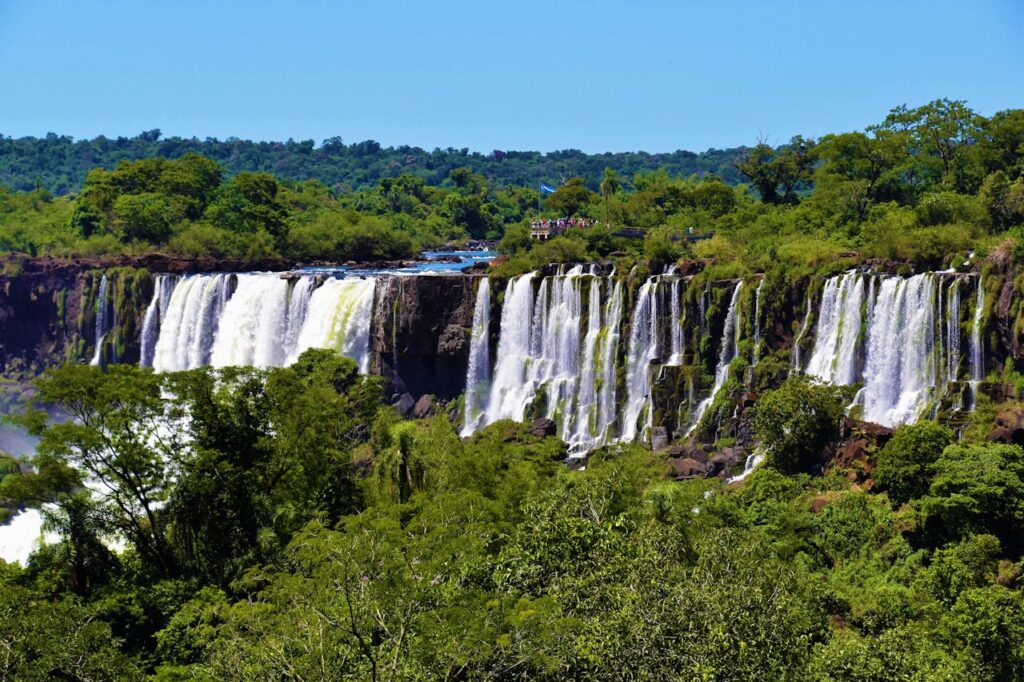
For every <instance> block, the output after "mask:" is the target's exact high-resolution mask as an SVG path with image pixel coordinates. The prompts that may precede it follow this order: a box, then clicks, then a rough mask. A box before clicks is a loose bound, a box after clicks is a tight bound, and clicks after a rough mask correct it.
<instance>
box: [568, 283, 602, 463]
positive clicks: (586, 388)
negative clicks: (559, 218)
mask: <svg viewBox="0 0 1024 682" xmlns="http://www.w3.org/2000/svg"><path fill="white" fill-rule="evenodd" d="M600 335H601V280H599V279H597V278H593V279H592V280H591V283H590V293H589V295H588V302H587V335H586V336H585V337H584V339H583V362H582V364H581V366H580V373H579V387H578V390H577V392H576V411H575V414H574V415H571V416H572V422H571V423H570V424H569V425H568V427H567V428H566V429H565V432H566V433H565V440H566V442H567V443H568V444H569V450H570V451H571V452H586V451H587V450H589V449H590V448H591V446H592V445H593V443H595V441H596V440H597V437H598V436H599V435H600V430H599V428H600V425H599V424H598V423H597V419H598V418H599V417H600V412H599V407H600V406H599V403H598V396H597V386H598V382H597V351H598V348H597V342H598V339H599V337H600Z"/></svg>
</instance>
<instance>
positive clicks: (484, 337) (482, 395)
mask: <svg viewBox="0 0 1024 682" xmlns="http://www.w3.org/2000/svg"><path fill="white" fill-rule="evenodd" d="M490 326H491V280H490V278H488V277H484V278H483V279H482V280H480V287H479V288H478V289H477V292H476V304H475V305H474V307H473V333H472V336H471V337H470V342H469V367H468V369H467V371H466V405H465V409H464V414H465V418H464V420H463V427H462V435H463V436H468V435H470V434H472V433H473V431H474V430H475V429H476V427H477V424H478V423H479V422H480V418H481V417H482V416H483V414H484V409H485V408H486V407H487V405H486V402H485V400H486V397H487V394H488V392H489V391H490V373H491V367H490V364H491V358H490V349H489V346H488V343H489V339H488V331H489V329H490Z"/></svg>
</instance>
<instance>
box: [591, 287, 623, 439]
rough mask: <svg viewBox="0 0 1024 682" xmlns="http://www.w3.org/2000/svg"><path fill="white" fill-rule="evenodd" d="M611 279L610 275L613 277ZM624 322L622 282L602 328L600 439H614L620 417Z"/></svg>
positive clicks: (599, 392) (600, 352)
mask: <svg viewBox="0 0 1024 682" xmlns="http://www.w3.org/2000/svg"><path fill="white" fill-rule="evenodd" d="M610 279H611V278H609V280H610ZM621 324H622V282H616V283H615V287H614V289H613V291H612V298H611V300H610V301H609V302H608V304H607V306H606V307H605V314H604V325H603V327H602V331H601V339H600V347H599V354H598V355H599V357H600V361H601V366H600V368H599V371H598V373H599V374H600V377H601V383H600V386H598V389H597V402H598V405H599V408H600V409H599V412H598V414H599V419H598V423H597V425H596V427H595V433H596V434H597V436H598V438H599V439H600V442H607V441H608V440H609V439H610V438H611V429H612V427H613V425H614V424H615V416H616V407H617V405H616V403H615V399H616V395H617V392H616V383H617V382H616V372H615V360H616V358H617V357H618V352H619V327H620V325H621Z"/></svg>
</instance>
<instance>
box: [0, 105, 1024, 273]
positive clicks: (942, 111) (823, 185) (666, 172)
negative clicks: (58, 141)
mask: <svg viewBox="0 0 1024 682" xmlns="http://www.w3.org/2000/svg"><path fill="white" fill-rule="evenodd" d="M149 137H151V138H153V139H152V140H150V144H152V145H157V144H158V142H159V141H158V140H157V139H155V138H156V136H155V135H150V136H149ZM37 142H38V143H39V144H42V142H39V141H37ZM7 143H8V144H13V142H11V141H8V142H7ZM18 143H19V144H21V143H23V141H19V142H18ZM1022 145H1024V110H1009V111H1004V112H999V113H997V114H995V115H993V116H991V117H989V118H985V117H982V116H980V115H978V114H976V113H975V112H973V111H972V110H971V109H970V108H969V107H967V105H966V104H965V103H963V102H957V101H949V100H939V101H936V102H932V103H930V104H927V105H924V106H921V107H918V108H912V109H911V108H907V107H899V108H896V109H894V110H893V111H892V112H891V113H890V115H889V116H888V117H887V118H886V119H885V120H884V121H883V122H881V123H880V124H878V125H875V126H871V127H870V128H869V129H868V130H867V131H865V132H854V133H841V134H835V135H826V136H824V137H823V138H821V139H819V140H816V141H815V140H805V139H803V138H800V137H797V138H794V139H793V140H791V141H790V142H789V143H788V144H786V145H783V146H781V147H778V148H772V147H771V146H769V145H767V144H758V145H756V146H754V147H752V148H750V149H747V150H744V151H743V152H742V153H741V154H739V155H738V156H737V157H735V164H734V166H731V167H730V168H731V170H730V171H728V172H726V169H725V167H724V166H716V167H715V168H694V169H688V171H687V172H689V171H693V172H690V173H689V174H688V175H682V174H679V173H677V172H675V170H676V169H675V167H673V166H672V165H671V164H666V166H664V167H661V168H659V169H658V170H641V171H639V172H637V173H635V174H633V175H632V176H627V175H624V174H622V173H621V172H619V171H616V170H615V169H614V167H612V166H610V165H609V166H607V167H605V169H604V171H603V173H602V174H601V175H600V177H594V176H593V174H591V173H589V171H588V175H587V176H575V177H569V178H567V179H565V180H564V182H561V183H560V184H558V185H557V188H556V191H555V192H553V193H550V194H547V193H545V194H544V196H543V197H541V195H540V193H539V189H538V187H537V185H536V184H535V181H534V180H524V181H523V182H522V183H521V184H506V183H504V182H499V181H496V180H494V179H492V178H490V177H488V176H487V175H485V174H483V173H482V172H480V171H479V170H478V169H476V168H474V166H473V165H472V164H468V163H467V164H466V165H460V166H456V167H453V168H451V169H450V170H449V169H448V167H446V168H445V170H444V174H443V175H435V176H431V177H430V178H429V179H428V178H424V177H423V176H422V175H417V174H415V173H401V174H397V175H395V176H386V177H381V178H380V179H377V180H376V182H375V184H371V185H365V186H363V185H360V186H359V187H360V188H358V189H354V188H353V187H351V186H338V185H333V186H332V185H328V184H326V183H325V182H323V181H321V180H318V179H311V178H315V177H316V172H314V169H315V165H310V166H309V167H308V168H309V170H308V171H306V172H305V173H304V175H302V179H298V180H296V179H285V178H286V177H292V176H293V174H292V173H291V172H289V173H288V174H283V175H282V176H280V177H274V176H272V175H270V174H267V173H265V172H264V171H262V170H258V168H259V167H260V166H259V164H258V163H256V162H255V161H253V162H252V163H251V164H250V163H249V162H242V161H240V160H239V159H242V158H248V157H244V156H239V157H237V158H236V157H234V156H233V157H232V158H233V159H235V161H232V163H231V164H225V165H222V164H221V163H218V161H217V160H214V159H212V158H208V157H204V156H202V155H199V154H198V153H195V152H188V153H186V154H184V155H182V156H180V157H179V158H176V159H174V160H169V159H167V158H164V157H161V156H156V157H151V158H145V159H141V160H136V161H122V162H121V163H119V164H118V165H117V167H116V168H114V169H113V170H105V169H103V168H94V169H93V170H90V171H89V173H88V175H87V176H86V178H85V181H84V184H83V185H82V188H81V190H80V191H78V192H75V193H72V194H68V195H65V196H54V195H53V194H51V192H50V191H49V190H47V189H45V188H44V187H40V188H38V189H32V190H29V191H17V190H13V189H0V251H6V252H17V253H26V254H30V255H37V254H42V253H51V254H56V255H102V254H109V253H122V252H127V253H141V252H151V251H154V250H159V251H161V252H166V253H170V254H177V255H181V256H186V257H189V256H198V255H209V256H214V257H219V258H227V257H230V258H243V259H244V258H248V259H260V258H266V257H270V256H284V257H287V258H293V259H303V260H313V259H321V260H379V259H395V258H404V257H409V256H411V255H413V254H415V253H416V251H417V250H418V249H421V248H424V247H431V246H438V245H442V244H446V243H452V242H455V243H457V242H460V241H464V240H467V239H471V238H472V239H483V238H490V239H501V240H502V244H501V248H502V250H503V251H504V252H506V253H508V254H510V255H512V256H513V258H512V261H513V262H512V263H511V264H510V265H508V266H506V267H505V271H506V272H511V271H516V270H523V269H526V268H529V267H533V266H536V265H537V264H542V263H547V262H552V261H568V260H582V259H586V258H597V257H606V256H608V255H609V254H611V253H614V252H619V251H621V252H633V253H637V254H642V255H644V256H646V257H647V258H649V259H652V260H655V261H660V262H670V261H672V260H676V259H679V258H697V259H704V260H705V262H707V263H712V264H714V265H715V267H716V268H717V270H715V271H714V272H715V274H717V275H721V276H732V275H738V274H744V273H748V272H756V271H763V270H765V269H769V268H778V267H782V268H796V269H803V270H806V269H808V268H816V267H818V266H819V265H821V264H823V263H829V262H833V261H835V260H836V259H837V258H840V257H842V256H844V255H845V256H847V257H852V258H855V259H865V258H883V259H893V260H902V261H910V262H915V263H918V264H921V265H923V266H928V267H947V266H948V265H949V264H950V259H952V258H954V257H957V258H959V257H960V256H962V255H966V254H967V252H969V251H971V250H975V251H981V252H984V251H985V250H986V249H988V248H990V247H991V246H993V245H994V244H996V243H998V242H999V241H1001V239H1002V238H1004V237H1005V236H1006V235H1007V234H1010V235H1012V236H1015V235H1017V232H1018V231H1019V228H1020V225H1021V223H1022V222H1024V179H1022V177H1021V175H1022V168H1024V161H1022V159H1024V151H1022V149H1024V147H1022ZM139 148H140V149H142V148H145V145H142V146H140V147H139ZM346 149H348V148H346ZM8 155H9V153H8ZM4 158H5V156H4V155H3V154H0V159H4ZM239 163H241V164H242V165H241V166H239V165H236V164H239ZM238 168H245V169H246V170H241V171H240V172H237V173H233V171H234V170H235V169H238ZM296 173H299V171H296ZM548 177H551V176H548ZM736 179H741V180H743V181H744V182H743V183H742V184H731V182H732V181H735V180H736ZM541 216H545V217H570V216H581V217H589V218H592V219H595V220H597V221H599V223H600V224H599V225H596V226H594V227H590V228H587V229H583V230H572V231H570V232H569V233H567V234H566V235H565V236H564V237H562V238H559V239H554V240H551V241H550V242H547V243H544V244H541V245H539V246H538V245H536V244H533V243H531V242H530V240H529V236H528V226H529V222H530V221H531V220H532V219H536V218H537V217H541ZM622 227H634V228H641V229H642V230H644V235H645V238H644V239H643V240H638V239H625V238H621V237H616V236H615V232H616V231H618V230H619V228H622ZM694 235H697V236H708V235H714V236H713V238H711V239H706V240H703V241H700V242H697V243H693V244H690V243H689V242H688V240H687V238H688V237H692V236H694Z"/></svg>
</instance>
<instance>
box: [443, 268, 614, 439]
mask: <svg viewBox="0 0 1024 682" xmlns="http://www.w3.org/2000/svg"><path fill="white" fill-rule="evenodd" d="M606 283H607V287H605V284H606ZM608 290H610V291H611V292H612V293H611V298H610V299H609V301H608V302H607V303H606V304H604V305H602V294H603V292H604V291H608ZM535 291H536V293H535ZM584 292H586V300H587V304H586V308H585V309H584V306H583V298H584V296H583V295H584ZM477 305H480V303H479V298H478V303H477ZM584 316H585V318H586V330H585V334H584V333H583V331H584V329H583V328H584ZM621 317H622V284H621V282H614V278H613V277H609V278H607V279H604V278H602V277H599V276H598V275H597V274H596V273H595V272H594V270H593V268H591V269H590V270H589V271H586V272H584V270H583V268H582V267H581V266H574V267H572V268H570V269H568V270H562V271H560V272H559V274H556V275H550V276H547V277H538V274H537V273H536V272H532V273H528V274H526V275H521V276H519V277H515V278H513V279H511V280H510V281H509V282H508V284H507V285H506V289H505V303H504V307H503V308H502V311H501V322H500V332H499V337H498V350H497V356H496V358H495V363H494V373H493V376H492V377H491V381H490V391H489V394H488V395H487V400H486V401H484V400H482V398H481V399H479V402H475V401H477V400H478V398H473V397H470V394H471V393H472V394H476V395H480V393H481V391H480V390H479V388H478V387H479V386H480V383H479V376H474V375H475V373H476V372H477V371H478V368H477V367H476V366H475V365H474V361H473V360H471V361H470V367H469V370H468V372H467V405H470V404H471V403H472V404H475V405H479V409H480V413H479V415H478V416H477V417H476V418H475V419H471V420H470V412H467V420H468V421H466V423H465V424H464V427H463V430H462V434H463V435H469V434H471V433H472V432H473V431H475V430H476V429H477V428H480V427H482V426H486V425H487V424H491V423H493V422H495V421H498V420H499V419H513V420H516V421H521V420H522V419H523V418H524V417H525V415H526V410H527V408H528V407H529V406H531V405H534V404H536V405H538V406H539V407H540V408H541V409H542V410H543V412H542V414H544V415H545V416H547V417H549V418H551V419H553V420H554V421H555V423H556V424H557V426H558V434H559V435H560V436H561V437H562V438H563V439H564V440H565V441H566V442H567V443H568V444H569V451H570V453H571V454H573V455H576V454H583V453H585V452H587V451H589V450H591V449H593V448H594V447H597V446H599V445H601V444H602V443H605V442H607V441H608V440H609V438H610V434H611V430H612V427H613V424H614V423H615V420H616V407H617V406H616V378H615V377H616V373H615V360H616V357H617V355H618V345H619V324H620V320H621ZM474 326H475V325H474ZM474 338H476V333H475V332H474ZM471 352H472V349H471ZM471 387H472V390H471Z"/></svg>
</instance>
